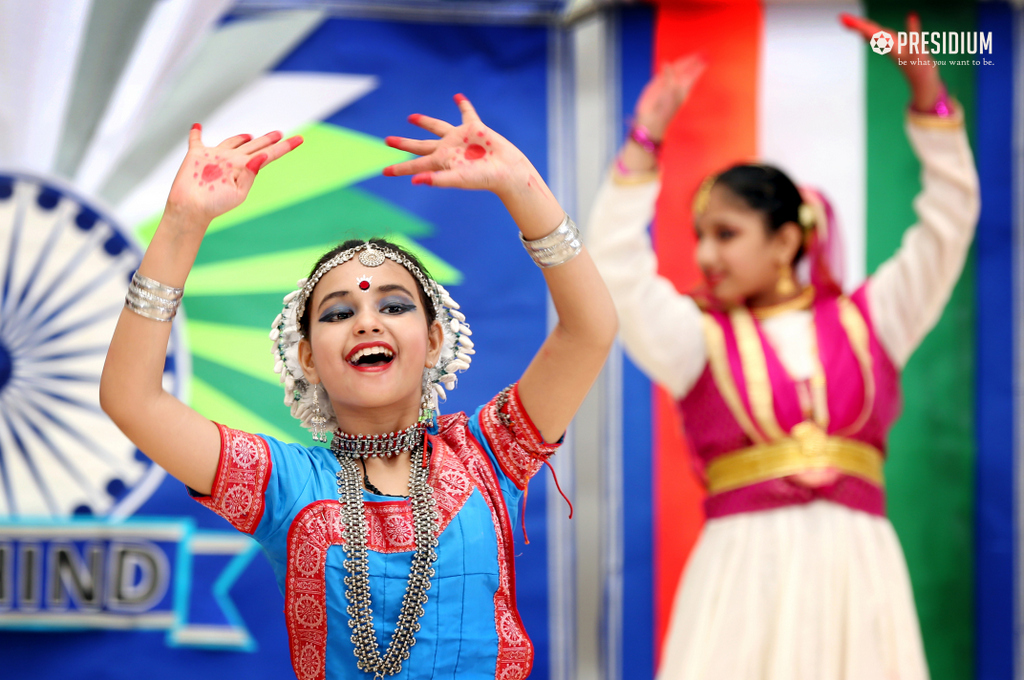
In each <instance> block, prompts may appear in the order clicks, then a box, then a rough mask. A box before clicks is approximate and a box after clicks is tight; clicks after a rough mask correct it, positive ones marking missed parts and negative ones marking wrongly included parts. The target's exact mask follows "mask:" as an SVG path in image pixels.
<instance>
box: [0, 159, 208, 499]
mask: <svg viewBox="0 0 1024 680" xmlns="http://www.w3.org/2000/svg"><path fill="white" fill-rule="evenodd" d="M141 259H142V251H141V249H140V248H139V246H138V245H137V244H136V243H135V242H134V241H133V239H132V237H131V236H129V235H128V234H127V232H126V231H125V230H124V229H122V228H121V227H120V226H119V225H118V224H117V223H116V222H115V221H114V220H113V219H112V218H111V217H110V215H109V214H108V213H107V211H105V210H103V209H100V208H98V207H96V206H95V205H90V204H89V203H87V202H86V201H84V200H83V199H82V198H81V197H80V196H77V195H76V194H75V193H74V192H73V191H72V190H71V189H70V188H68V187H66V186H64V185H63V184H62V183H60V182H59V181H57V180H53V179H44V178H39V177H34V176H30V175H26V174H22V173H14V174H0V519H2V518H5V517H6V518H18V517H55V518H57V517H69V516H73V515H94V516H108V517H123V516H127V515H130V514H132V513H133V512H134V511H135V510H136V509H137V508H138V507H139V506H140V505H141V504H142V503H143V502H144V501H145V500H146V499H147V498H148V497H149V496H150V494H152V492H153V491H154V490H155V489H156V488H157V486H159V484H160V482H161V481H162V479H163V477H164V474H165V473H164V471H163V470H162V469H161V468H160V467H158V466H157V465H155V464H153V463H152V462H151V461H150V460H149V459H148V458H146V457H145V456H144V455H143V454H142V453H141V452H139V451H138V450H137V449H136V448H135V446H134V445H133V444H132V443H131V442H129V441H128V439H127V438H126V437H125V436H124V435H123V434H121V432H120V431H119V430H118V429H117V427H116V426H115V425H114V424H113V423H112V422H111V421H110V419H109V418H107V416H106V415H105V414H104V413H103V412H102V410H101V409H100V406H99V380H100V373H101V371H102V369H103V361H104V358H105V356H106V351H107V347H108V345H109V343H110V337H111V335H112V334H113V331H114V326H115V325H116V322H117V317H118V315H119V314H120V312H121V308H122V306H123V304H124V294H125V291H126V289H127V285H128V281H129V279H130V278H131V275H132V272H134V271H135V269H136V268H137V267H138V265H139V262H140V261H141ZM188 372H189V362H188V356H187V354H186V353H185V351H184V348H183V346H182V343H181V339H180V337H179V333H178V323H177V322H176V323H175V324H174V326H173V328H172V333H171V340H170V344H169V346H168V353H167V362H166V364H165V367H164V387H165V388H166V389H167V390H168V391H169V392H171V393H172V394H175V395H177V396H178V397H179V398H181V397H183V396H184V395H183V392H184V390H185V389H186V387H187V386H186V384H185V380H183V379H182V377H183V376H187V374H188Z"/></svg>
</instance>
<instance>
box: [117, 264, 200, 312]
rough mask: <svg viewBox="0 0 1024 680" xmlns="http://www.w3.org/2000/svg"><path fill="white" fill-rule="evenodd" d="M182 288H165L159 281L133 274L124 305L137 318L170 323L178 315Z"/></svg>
mask: <svg viewBox="0 0 1024 680" xmlns="http://www.w3.org/2000/svg"><path fill="white" fill-rule="evenodd" d="M184 292H185V290H184V289H183V288H174V287H173V286H165V285H164V284H162V283H160V282H159V281H154V280H153V279H151V278H149V277H146V276H143V275H142V274H140V273H138V272H135V274H133V275H132V281H131V283H129V284H128V294H127V295H125V297H124V304H125V306H126V307H128V309H130V310H132V311H133V312H135V313H136V314H138V315H139V316H144V317H146V318H147V319H153V320H154V321H166V322H170V321H171V319H173V318H174V315H175V314H177V313H178V307H179V306H180V305H181V296H182V295H183V294H184Z"/></svg>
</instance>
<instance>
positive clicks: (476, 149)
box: [466, 144, 487, 161]
mask: <svg viewBox="0 0 1024 680" xmlns="http://www.w3.org/2000/svg"><path fill="white" fill-rule="evenodd" d="M485 155H487V149H485V148H484V147H482V146H480V145H479V144H470V145H469V146H468V147H466V160H467V161H475V160H478V159H480V158H483V157H484V156H485Z"/></svg>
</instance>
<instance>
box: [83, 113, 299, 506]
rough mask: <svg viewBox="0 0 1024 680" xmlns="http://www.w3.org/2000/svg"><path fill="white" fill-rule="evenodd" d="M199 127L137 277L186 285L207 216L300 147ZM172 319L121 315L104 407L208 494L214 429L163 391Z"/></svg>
mask: <svg viewBox="0 0 1024 680" xmlns="http://www.w3.org/2000/svg"><path fill="white" fill-rule="evenodd" d="M201 134H202V130H201V128H200V127H199V125H196V126H194V127H193V128H192V131H191V133H189V145H188V153H187V154H186V155H185V160H184V161H183V162H182V164H181V168H180V169H179V170H178V174H177V176H176V177H175V178H174V183H173V185H172V186H171V192H170V195H169V196H168V198H167V207H166V208H165V210H164V214H163V217H162V218H161V220H160V225H159V226H158V227H157V230H156V234H155V235H154V236H153V240H152V242H150V244H149V248H148V249H147V250H146V254H145V256H144V257H143V258H142V264H141V265H140V266H139V274H141V275H143V276H145V277H148V278H149V279H152V280H153V281H155V282H158V283H159V284H162V285H163V286H168V287H171V288H183V287H184V286H185V280H186V279H187V278H188V273H189V271H190V270H191V269H192V264H193V262H194V261H195V258H196V253H197V252H198V250H199V244H200V243H201V242H202V240H203V236H204V235H205V233H206V228H207V227H208V226H209V224H210V221H211V220H212V219H213V218H214V217H217V216H218V215H221V214H223V213H225V212H227V211H228V210H231V209H232V208H234V207H235V206H237V205H239V204H240V203H241V202H242V201H243V200H245V197H246V196H247V195H248V193H249V189H250V188H251V187H252V184H253V180H255V178H256V173H257V172H259V170H260V168H262V167H263V166H265V165H266V164H267V163H270V162H271V161H273V160H275V159H277V158H280V157H281V156H283V155H284V154H286V153H288V152H289V151H291V150H292V149H294V148H295V147H296V146H298V145H299V144H300V143H301V142H302V139H301V138H299V137H292V138H291V139H287V140H282V139H281V133H280V132H271V133H269V134H266V135H264V136H262V137H260V138H258V139H252V137H251V136H250V135H237V136H235V137H231V138H230V139H227V140H225V141H223V142H221V143H220V144H219V145H217V146H213V147H207V146H204V145H203V143H202V140H201ZM170 334H171V324H170V323H167V322H164V321H158V320H154V319H152V318H147V317H145V316H142V315H140V314H138V313H136V312H134V311H132V310H130V309H128V308H127V307H125V309H124V310H123V311H122V312H121V317H120V319H118V322H117V328H116V329H115V330H114V337H113V339H112V340H111V342H110V349H109V350H108V351H107V360H106V363H105V364H104V366H103V376H102V378H101V380H100V404H101V406H102V407H103V410H104V411H105V412H106V413H107V415H109V416H110V418H111V419H112V420H113V421H114V423H115V424H116V425H117V426H118V427H119V428H121V431H122V432H124V433H125V435H127V437H128V438H129V439H130V440H132V442H133V443H134V444H135V445H136V446H138V447H139V449H140V450H141V451H143V452H144V453H145V454H146V455H147V456H149V457H150V458H151V459H152V460H153V461H155V462H156V463H157V464H158V465H160V466H161V467H163V468H164V469H165V470H167V471H168V472H170V473H171V475H173V476H174V477H176V478H177V479H179V480H181V481H182V482H184V483H185V484H187V485H188V486H190V487H192V488H193V489H195V490H196V491H198V492H200V493H204V494H206V493H209V492H210V489H211V487H212V486H213V478H214V473H215V471H216V469H217V461H218V458H219V455H220V435H219V434H218V432H217V427H216V426H215V425H214V424H213V423H212V422H211V421H209V420H207V419H206V418H204V417H203V416H201V415H200V414H198V413H196V412H195V411H193V410H192V409H191V408H189V407H188V406H186V405H185V404H183V403H181V402H180V401H178V400H177V399H176V398H175V397H174V396H172V395H171V394H169V393H167V392H166V391H165V390H164V389H163V385H162V384H161V379H162V376H163V369H164V360H165V358H166V354H167V341H168V339H169V338H170Z"/></svg>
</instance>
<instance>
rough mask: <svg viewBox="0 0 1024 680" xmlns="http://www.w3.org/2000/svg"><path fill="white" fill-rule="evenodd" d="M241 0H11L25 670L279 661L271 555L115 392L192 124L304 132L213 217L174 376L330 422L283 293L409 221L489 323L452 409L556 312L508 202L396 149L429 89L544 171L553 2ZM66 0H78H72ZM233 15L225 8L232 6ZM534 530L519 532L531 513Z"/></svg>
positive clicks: (536, 512) (14, 563) (6, 464)
mask: <svg viewBox="0 0 1024 680" xmlns="http://www.w3.org/2000/svg"><path fill="white" fill-rule="evenodd" d="M231 4H232V3H228V2H224V1H220V2H206V0H203V1H202V2H199V1H194V2H161V3H157V2H140V3H132V6H131V7H130V8H122V9H120V10H119V9H118V7H120V3H113V2H102V1H97V2H87V1H84V0H82V1H78V2H70V3H47V2H44V3H38V4H33V5H32V8H31V9H30V8H29V7H28V6H25V7H12V6H10V5H5V6H4V7H3V8H0V27H2V28H0V33H2V34H3V41H4V43H3V44H4V50H3V52H2V53H0V59H2V60H3V64H2V65H0V71H3V72H4V73H9V74H10V73H15V74H18V75H19V77H18V78H12V79H9V80H7V81H5V83H4V85H3V92H2V96H0V99H2V100H3V101H5V102H11V104H10V105H9V106H8V105H4V108H3V109H2V110H0V123H2V124H0V166H2V168H3V169H2V171H0V409H2V415H0V629H2V630H0V659H2V660H3V661H2V664H0V666H2V668H3V670H2V671H0V674H2V675H3V676H4V677H5V678H6V677H10V678H20V677H34V678H57V677H67V676H69V675H70V676H73V677H89V678H99V677H103V678H138V677H143V676H145V677H147V678H154V679H156V678H173V677H183V676H185V677H214V676H217V675H222V676H225V677H243V676H244V677H250V678H284V677H290V676H291V674H292V671H291V665H290V662H289V658H288V646H287V643H286V634H285V628H284V620H283V616H282V614H281V610H282V609H283V606H284V601H283V598H282V595H281V593H280V592H279V591H278V588H277V586H276V584H275V582H274V578H273V575H272V573H271V570H270V568H269V564H268V563H267V562H266V560H265V559H264V558H263V556H262V555H261V554H260V552H259V549H258V547H257V546H255V544H254V543H252V542H251V541H250V540H249V539H248V538H247V537H245V536H241V535H239V534H237V533H235V532H234V531H233V530H231V529H230V527H229V526H228V525H227V524H226V523H225V522H224V521H223V520H221V519H220V518H219V517H217V516H215V515H213V514H212V513H210V512H209V511H207V510H205V509H203V508H201V507H200V506H198V505H197V504H196V503H195V502H193V501H192V500H190V499H189V498H188V496H187V495H186V493H185V489H184V487H183V486H182V485H181V484H180V483H178V482H177V481H175V480H173V479H171V478H170V477H168V476H166V475H165V474H164V473H163V472H162V471H161V470H160V469H159V468H158V467H156V466H154V465H153V464H152V463H151V462H150V461H149V460H148V459H147V458H146V457H145V455H144V454H143V453H142V452H139V451H136V450H135V449H134V447H132V446H131V445H130V443H128V442H127V441H126V440H125V439H124V438H123V436H121V435H120V434H119V433H118V432H117V430H116V428H114V427H113V425H112V424H111V423H110V422H109V421H108V420H107V419H106V418H105V416H104V415H103V414H102V413H101V412H100V410H99V408H98V403H97V386H98V379H99V373H100V369H101V367H102V362H103V356H104V353H105V345H106V344H107V343H108V342H109V338H110V333H111V332H112V329H113V324H114V322H115V321H116V318H117V314H118V313H119V309H120V307H121V306H122V300H123V295H124V292H125V289H126V286H127V282H128V279H129V278H130V275H131V272H132V271H133V270H134V269H135V268H136V267H137V266H138V262H139V260H140V258H141V253H142V249H143V248H144V247H145V244H146V243H147V241H148V239H149V238H150V237H151V236H152V233H153V230H154V229H155V226H156V222H157V219H158V217H159V214H160V211H161V209H162V207H163V203H164V201H165V199H166V195H167V191H168V188H169V186H170V182H171V179H172V177H173V175H174V172H175V170H176V168H177V165H178V163H179V162H180V159H181V158H182V156H183V154H184V151H185V142H186V137H187V134H188V130H189V128H190V126H191V124H192V123H193V122H197V121H198V122H201V123H203V125H204V141H205V142H206V143H208V144H211V143H216V142H218V141H220V139H222V138H224V137H227V136H229V135H232V134H235V133H238V132H250V133H253V134H260V133H263V132H266V131H268V130H272V129H281V130H283V131H284V132H285V133H286V134H301V135H303V136H304V138H305V140H306V143H305V144H304V145H303V146H302V147H300V148H299V149H298V150H297V151H296V152H294V153H292V154H290V155H289V156H287V157H286V158H285V159H283V160H281V161H280V162H278V163H275V164H274V165H272V166H270V167H268V168H267V169H266V170H265V171H263V172H261V173H260V177H259V179H258V181H257V182H256V185H255V187H254V189H253V191H252V193H251V195H250V197H249V199H248V200H247V202H246V203H245V204H244V205H243V206H242V207H241V208H239V209H237V210H235V211H234V212H232V213H230V214H228V215H226V216H224V217H222V218H220V219H218V220H216V221H215V222H214V223H213V224H212V225H211V227H210V229H209V232H208V236H207V238H206V240H205V241H204V243H203V246H202V249H201V250H200V253H199V256H198V258H197V261H196V266H195V268H194V270H193V271H192V274H191V275H190V277H189V280H188V283H187V286H186V294H185V299H184V305H183V308H182V311H181V313H180V314H179V316H178V319H177V320H176V322H175V326H174V336H173V339H172V343H171V346H170V348H169V351H168V359H167V364H166V371H165V384H166V386H167V388H168V389H170V390H171V391H173V392H175V393H176V394H178V395H179V396H180V397H181V398H183V399H184V400H185V401H187V402H188V403H190V404H191V405H192V406H193V407H195V408H196V409H197V410H199V411H200V412H201V413H203V414H204V415H206V416H208V417H209V418H212V419H215V420H217V421H219V422H221V423H225V424H227V425H229V426H232V427H235V428H239V429H244V430H247V431H250V432H260V433H267V434H270V435H273V436H275V437H278V438H281V439H285V440H295V441H303V442H308V441H309V435H308V433H306V432H305V431H304V430H302V429H301V428H300V427H298V425H297V423H296V422H295V421H293V420H292V418H291V417H290V415H289V412H288V409H287V408H286V407H285V406H284V405H283V396H284V394H283V390H282V388H281V386H280V385H279V384H278V376H277V375H276V374H275V373H274V372H273V370H272V369H273V365H274V358H273V356H272V353H271V342H270V340H269V338H268V333H269V331H270V324H271V322H272V321H273V319H274V317H275V315H276V314H277V313H278V312H279V311H280V308H281V304H282V297H283V296H284V295H285V294H287V293H288V292H289V291H291V290H292V289H294V287H295V282H296V280H297V279H300V278H303V277H305V276H306V275H307V274H308V272H309V269H310V267H311V266H312V264H313V263H314V262H315V261H316V259H317V258H318V257H319V255H320V254H322V253H323V252H324V251H326V250H328V249H329V248H331V247H333V246H334V245H335V244H337V243H338V242H340V241H342V240H344V239H347V238H353V237H359V238H365V237H369V236H372V235H385V236H389V237H391V238H393V239H394V240H396V241H398V242H400V243H402V244H403V245H405V246H408V247H409V248H411V249H412V250H413V251H415V252H416V253H417V254H418V255H419V256H420V257H421V258H422V259H423V261H424V262H425V264H426V266H427V267H428V269H429V270H430V271H431V272H432V273H433V274H434V275H435V276H436V277H437V278H438V280H440V281H441V282H443V283H444V284H445V285H446V286H447V287H448V288H449V290H450V291H451V292H452V295H453V296H454V297H455V298H456V299H457V300H458V301H459V302H460V304H461V305H462V308H463V310H464V311H465V313H466V315H467V316H468V317H469V319H470V320H471V323H472V325H473V330H474V336H473V337H474V340H475V341H476V349H477V352H478V353H477V355H476V360H475V361H474V362H473V370H472V371H471V372H469V373H468V374H467V375H466V376H465V377H464V378H463V379H462V380H460V384H459V388H458V389H457V390H455V391H454V392H452V393H451V396H450V398H449V400H448V402H447V403H446V404H444V410H445V411H446V412H451V411H459V410H465V411H469V412H472V411H473V410H475V408H476V407H477V406H478V405H479V404H482V403H484V402H486V401H487V400H488V399H490V398H491V397H492V396H493V395H494V394H496V393H497V392H498V391H499V390H500V389H502V388H503V387H505V386H506V385H508V384H510V383H512V382H514V381H515V380H516V379H517V378H518V377H519V375H520V374H521V372H522V371H523V370H524V369H525V367H526V366H527V364H528V362H529V360H530V358H531V357H532V355H533V353H534V352H535V351H536V349H537V348H538V347H539V346H540V344H541V342H542V340H543V338H544V336H545V332H546V327H547V306H546V297H545V295H546V293H545V287H544V283H543V279H542V277H541V274H540V272H539V271H538V270H537V268H536V267H535V266H534V264H533V263H532V262H531V261H530V259H529V258H528V257H526V255H525V254H524V252H523V250H522V247H521V246H520V245H519V242H518V232H517V230H516V228H515V225H514V223H513V222H512V220H511V219H510V218H509V216H508V214H507V213H506V212H505V210H504V209H503V207H502V206H501V204H500V202H499V201H498V200H497V199H496V198H495V197H494V196H492V195H490V194H485V193H481V192H475V193H470V192H459V191H452V190H438V189H431V188H427V187H414V186H412V185H411V184H410V183H409V180H408V179H407V178H398V179H396V178H384V177H382V176H380V172H381V169H382V168H384V167H385V166H386V165H389V164H391V163H395V162H397V161H400V160H402V159H403V158H405V157H406V155H405V154H404V153H402V152H398V151H395V150H393V149H389V148H388V147H386V146H385V145H384V143H383V137H384V136H385V135H388V134H397V135H410V136H416V135H420V134H422V132H421V131H420V130H419V129H418V128H415V127H413V126H412V125H410V124H408V123H407V122H406V117H407V116H408V115H409V114H411V113H416V112H419V113H425V114H430V115H433V116H437V117H441V118H446V119H455V118H456V116H457V109H456V107H455V105H454V103H453V101H452V96H453V95H454V94H455V93H457V92H463V93H465V94H466V95H467V96H468V97H470V99H471V100H472V101H473V102H474V104H475V105H476V107H477V110H478V111H479V113H480V115H481V116H482V118H483V120H484V121H485V122H487V124H489V125H490V126H492V127H493V128H494V129H495V130H498V131H500V132H501V133H502V134H504V135H506V136H507V137H509V138H510V139H511V140H512V141H513V142H514V143H515V144H517V145H518V146H519V148H521V149H522V150H523V151H524V152H525V153H526V154H527V155H528V156H529V157H530V158H531V159H532V160H533V162H534V164H535V165H536V166H537V168H538V170H539V171H540V172H541V173H543V174H546V172H547V170H546V167H547V158H546V155H547V132H546V130H547V118H548V112H547V72H546V69H547V40H548V29H547V28H546V27H544V26H543V25H519V26H514V25H513V26H498V25H490V24H487V23H486V13H483V14H478V15H477V21H476V22H474V23H459V24H446V23H402V22H383V21H371V20H347V19H339V18H330V17H328V16H326V15H325V14H324V13H322V12H320V11H287V12H245V13H236V14H231V13H230V12H229V10H230V6H231ZM58 5H60V8H59V10H58ZM226 12H227V13H226ZM545 505H546V499H545V484H544V483H543V480H541V481H540V483H535V484H534V485H533V487H532V493H531V494H530V502H529V507H528V510H527V514H526V525H527V527H528V531H529V534H530V541H531V542H530V545H529V546H525V545H519V546H518V547H517V550H516V553H517V563H518V564H517V566H518V578H517V585H518V588H517V591H518V598H519V606H520V610H521V612H522V614H523V618H524V621H525V624H526V628H527V630H528V631H529V633H530V635H531V637H532V638H533V640H534V643H535V646H536V657H535V669H536V670H535V673H534V677H539V678H543V677H547V666H548V653H547V649H548V648H547V637H548V635H547V585H546V583H547V579H546V573H547V570H546V561H547V546H546V536H545V533H546V532H545ZM516 540H517V541H521V534H520V532H519V530H518V528H517V530H516Z"/></svg>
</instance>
